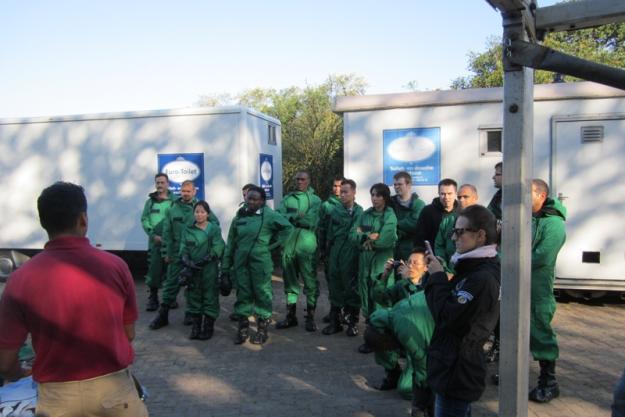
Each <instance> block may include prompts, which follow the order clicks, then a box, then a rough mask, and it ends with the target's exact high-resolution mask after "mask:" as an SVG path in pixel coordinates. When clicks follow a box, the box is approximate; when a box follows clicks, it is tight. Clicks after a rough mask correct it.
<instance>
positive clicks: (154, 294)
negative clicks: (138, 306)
mask: <svg viewBox="0 0 625 417" xmlns="http://www.w3.org/2000/svg"><path fill="white" fill-rule="evenodd" d="M149 291H150V292H149V294H148V302H147V304H146V305H145V311H156V310H158V288H156V287H150V289H149Z"/></svg>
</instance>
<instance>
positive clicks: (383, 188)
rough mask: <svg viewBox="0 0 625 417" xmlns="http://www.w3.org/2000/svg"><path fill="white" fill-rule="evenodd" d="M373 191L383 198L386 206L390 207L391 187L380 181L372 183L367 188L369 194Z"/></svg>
mask: <svg viewBox="0 0 625 417" xmlns="http://www.w3.org/2000/svg"><path fill="white" fill-rule="evenodd" d="M373 193H376V194H378V195H381V196H382V197H383V198H384V204H385V206H386V207H392V204H393V203H392V201H391V189H390V188H388V185H386V184H384V183H382V182H379V183H377V184H373V185H372V186H371V189H369V194H371V195H373Z"/></svg>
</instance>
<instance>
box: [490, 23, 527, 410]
mask: <svg viewBox="0 0 625 417" xmlns="http://www.w3.org/2000/svg"><path fill="white" fill-rule="evenodd" d="M502 16H503V18H504V19H503V26H504V36H503V38H504V48H503V51H504V57H503V60H504V71H505V72H504V101H503V113H504V117H503V121H504V124H503V230H502V237H503V240H502V268H501V270H502V276H501V279H502V285H501V351H500V357H499V375H500V385H499V416H500V417H522V416H527V413H528V408H527V401H528V397H527V396H528V374H529V370H528V363H527V359H528V356H529V352H528V350H529V317H530V314H529V313H530V276H531V252H530V247H531V199H530V195H531V179H532V170H533V149H532V141H533V116H534V115H533V106H534V82H533V75H534V71H533V70H532V69H531V68H525V67H522V66H517V65H514V64H513V63H511V62H510V60H509V59H508V56H507V55H508V53H509V52H510V51H509V50H507V46H510V45H511V44H512V42H514V41H516V40H524V41H527V40H528V36H527V34H526V30H525V25H526V24H527V23H528V22H525V21H524V17H523V14H522V13H520V12H510V13H502Z"/></svg>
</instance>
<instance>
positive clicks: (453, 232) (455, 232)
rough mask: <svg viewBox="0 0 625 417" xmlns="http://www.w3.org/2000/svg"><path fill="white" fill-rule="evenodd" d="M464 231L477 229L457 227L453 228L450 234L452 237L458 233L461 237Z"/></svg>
mask: <svg viewBox="0 0 625 417" xmlns="http://www.w3.org/2000/svg"><path fill="white" fill-rule="evenodd" d="M464 232H477V230H475V229H469V228H464V227H456V228H453V229H451V234H450V235H449V236H450V237H451V236H453V235H456V236H458V237H460V236H462V235H463V234H464Z"/></svg>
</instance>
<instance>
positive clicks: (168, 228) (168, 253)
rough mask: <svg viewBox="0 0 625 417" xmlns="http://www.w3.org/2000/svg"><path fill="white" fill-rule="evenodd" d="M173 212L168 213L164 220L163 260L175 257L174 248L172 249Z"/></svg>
mask: <svg viewBox="0 0 625 417" xmlns="http://www.w3.org/2000/svg"><path fill="white" fill-rule="evenodd" d="M170 213H171V211H170V212H168V213H167V216H165V218H164V219H163V236H162V243H161V255H162V257H163V258H166V257H169V258H170V259H171V258H172V257H173V255H174V248H172V237H173V236H172V224H171V215H170Z"/></svg>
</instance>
